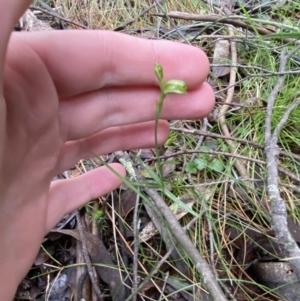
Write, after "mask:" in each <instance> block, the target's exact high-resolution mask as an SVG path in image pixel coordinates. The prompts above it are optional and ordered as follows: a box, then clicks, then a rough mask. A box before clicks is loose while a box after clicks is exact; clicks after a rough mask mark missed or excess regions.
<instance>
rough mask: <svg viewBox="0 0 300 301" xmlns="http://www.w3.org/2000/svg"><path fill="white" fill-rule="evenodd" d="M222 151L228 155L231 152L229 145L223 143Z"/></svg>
mask: <svg viewBox="0 0 300 301" xmlns="http://www.w3.org/2000/svg"><path fill="white" fill-rule="evenodd" d="M221 151H222V152H224V153H228V151H229V147H228V145H227V144H225V143H223V144H222V146H221Z"/></svg>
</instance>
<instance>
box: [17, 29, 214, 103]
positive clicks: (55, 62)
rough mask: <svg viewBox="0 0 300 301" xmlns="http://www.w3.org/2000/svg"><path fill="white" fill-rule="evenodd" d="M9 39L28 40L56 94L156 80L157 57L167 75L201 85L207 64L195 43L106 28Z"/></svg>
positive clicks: (194, 84) (195, 85) (82, 91)
mask: <svg viewBox="0 0 300 301" xmlns="http://www.w3.org/2000/svg"><path fill="white" fill-rule="evenodd" d="M12 40H13V42H17V43H19V42H20V43H22V42H26V44H27V45H29V46H30V47H31V48H32V49H33V50H34V51H35V52H36V53H37V54H38V55H39V56H40V57H41V59H42V60H43V62H44V64H46V66H47V68H48V70H49V72H50V74H51V76H52V78H53V81H54V83H55V85H56V88H57V91H58V94H59V96H60V97H69V96H74V95H78V94H81V93H84V92H89V91H94V90H97V89H100V88H102V87H109V86H124V85H127V86H133V85H155V86H157V85H158V82H157V79H156V77H155V74H154V64H157V63H158V64H161V65H162V66H163V69H164V75H165V80H168V79H181V80H184V81H185V82H186V83H187V85H188V88H189V89H193V88H196V87H197V86H199V85H201V84H202V83H203V81H204V80H205V78H206V76H207V74H208V70H209V63H208V59H207V57H206V55H205V54H204V52H203V51H201V50H200V49H198V48H196V47H193V46H189V45H184V44H181V43H175V42H170V41H158V40H145V39H141V38H136V37H132V36H129V35H125V34H120V33H116V32H110V31H53V32H52V31H51V32H43V33H26V34H24V33H15V34H13V38H12ZM20 49H22V48H20Z"/></svg>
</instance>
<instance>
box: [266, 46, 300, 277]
mask: <svg viewBox="0 0 300 301" xmlns="http://www.w3.org/2000/svg"><path fill="white" fill-rule="evenodd" d="M299 49H300V46H297V47H296V48H295V49H294V51H292V52H290V53H287V52H286V50H283V51H282V53H281V56H280V66H279V72H284V71H285V68H286V64H287V62H288V60H289V58H290V57H291V55H292V54H293V53H295V52H296V51H298V50H299ZM283 83H284V76H279V77H278V80H277V83H276V85H275V87H274V88H273V90H272V92H271V95H270V97H269V100H268V106H267V114H266V123H265V125H266V132H265V153H266V156H267V191H268V196H269V198H270V205H271V222H272V228H273V230H274V232H275V235H276V239H277V242H278V244H279V247H280V248H281V250H282V252H283V254H284V256H285V257H288V258H290V260H291V264H292V266H293V268H294V271H295V273H296V275H297V278H298V280H299V281H300V249H299V247H298V245H297V243H296V242H295V240H294V238H293V236H292V235H291V233H290V232H289V229H288V225H287V210H286V204H285V201H284V200H283V199H282V197H281V195H280V190H279V183H278V155H279V147H278V145H277V142H278V137H279V135H280V131H281V130H282V128H283V126H284V125H285V123H286V122H287V120H288V117H289V115H290V114H291V112H292V111H293V110H294V109H295V108H296V106H297V105H299V103H300V99H298V100H297V101H295V102H294V103H293V104H292V105H291V106H290V108H289V109H288V110H287V111H286V112H285V114H284V115H283V117H282V118H281V120H280V122H279V123H278V125H277V126H276V128H275V130H274V131H273V133H272V129H271V123H272V115H273V109H274V105H275V101H276V97H277V95H278V93H279V91H280V89H281V87H282V86H283Z"/></svg>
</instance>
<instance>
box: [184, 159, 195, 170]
mask: <svg viewBox="0 0 300 301" xmlns="http://www.w3.org/2000/svg"><path fill="white" fill-rule="evenodd" d="M185 171H186V172H188V173H196V172H197V167H196V164H195V163H194V162H193V161H190V162H188V163H187V164H186V166H185Z"/></svg>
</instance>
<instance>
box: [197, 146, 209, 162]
mask: <svg viewBox="0 0 300 301" xmlns="http://www.w3.org/2000/svg"><path fill="white" fill-rule="evenodd" d="M199 150H200V151H204V152H211V148H210V147H209V146H207V145H202V146H200V148H199ZM200 156H201V158H202V159H205V160H208V158H209V157H210V154H201V155H200Z"/></svg>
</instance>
